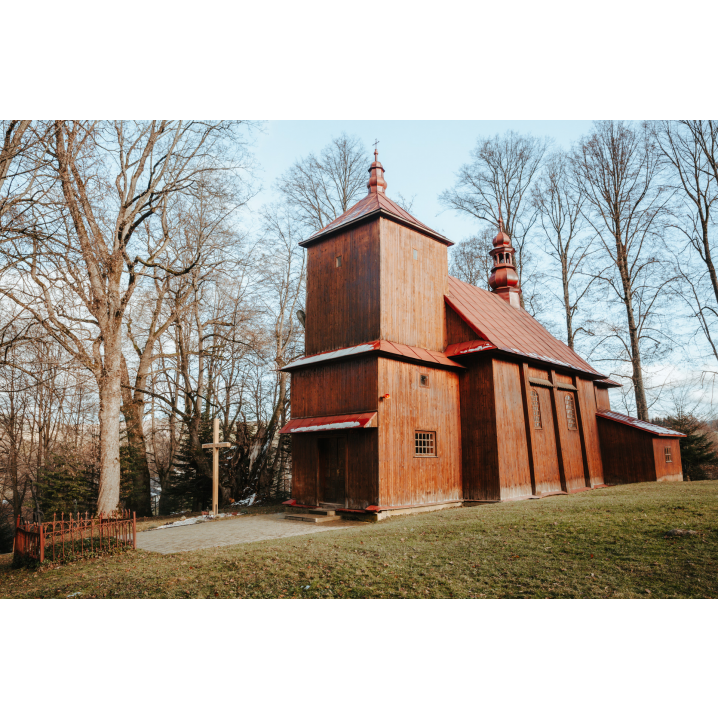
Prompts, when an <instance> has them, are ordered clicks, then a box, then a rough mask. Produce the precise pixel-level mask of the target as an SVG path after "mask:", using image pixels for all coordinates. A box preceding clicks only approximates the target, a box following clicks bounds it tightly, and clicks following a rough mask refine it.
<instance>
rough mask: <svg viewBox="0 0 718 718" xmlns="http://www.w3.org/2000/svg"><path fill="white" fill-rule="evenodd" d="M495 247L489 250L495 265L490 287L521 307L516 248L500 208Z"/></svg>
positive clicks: (490, 277)
mask: <svg viewBox="0 0 718 718" xmlns="http://www.w3.org/2000/svg"><path fill="white" fill-rule="evenodd" d="M493 244H494V248H493V249H492V250H491V251H490V252H489V255H490V256H491V258H492V259H493V262H494V266H493V267H492V269H491V274H490V275H489V287H491V291H492V292H494V294H498V295H499V296H500V297H501V298H502V299H503V300H504V301H506V302H508V303H509V304H510V305H511V306H512V307H516V308H517V309H519V308H521V287H520V283H519V275H518V274H517V273H516V261H515V258H514V255H515V254H516V250H515V249H514V248H513V246H512V245H511V237H509V235H508V234H506V232H504V221H503V219H502V217H501V209H500V208H499V233H498V234H497V235H496V237H494V242H493Z"/></svg>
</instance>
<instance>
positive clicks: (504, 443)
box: [492, 359, 533, 500]
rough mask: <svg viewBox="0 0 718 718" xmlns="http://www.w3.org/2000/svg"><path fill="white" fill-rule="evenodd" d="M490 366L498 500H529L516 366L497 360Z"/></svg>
mask: <svg viewBox="0 0 718 718" xmlns="http://www.w3.org/2000/svg"><path fill="white" fill-rule="evenodd" d="M492 363H493V381H494V397H495V403H496V427H495V432H496V435H497V439H498V468H499V485H500V491H501V499H502V500H505V499H516V498H521V497H524V496H531V495H532V494H533V489H532V486H531V468H530V465H529V455H528V445H527V438H526V424H525V421H524V407H523V401H522V392H521V373H520V370H519V366H518V365H517V364H515V363H513V362H507V361H502V360H500V359H494V360H493V361H492Z"/></svg>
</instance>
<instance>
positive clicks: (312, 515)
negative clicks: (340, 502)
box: [284, 509, 341, 524]
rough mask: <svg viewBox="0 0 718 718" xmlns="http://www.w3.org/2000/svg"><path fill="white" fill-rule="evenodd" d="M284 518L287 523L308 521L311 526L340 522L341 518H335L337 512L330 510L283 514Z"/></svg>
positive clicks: (308, 510) (310, 510)
mask: <svg viewBox="0 0 718 718" xmlns="http://www.w3.org/2000/svg"><path fill="white" fill-rule="evenodd" d="M284 518H285V519H288V520H289V521H308V522H309V523H313V524H322V523H325V522H327V521H339V520H341V516H337V512H336V511H333V510H332V509H307V510H306V511H304V512H303V513H301V514H285V515H284Z"/></svg>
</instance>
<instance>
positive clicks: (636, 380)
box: [616, 236, 649, 421]
mask: <svg viewBox="0 0 718 718" xmlns="http://www.w3.org/2000/svg"><path fill="white" fill-rule="evenodd" d="M616 252H617V259H618V269H619V272H620V273H621V283H622V285H623V303H624V305H625V307H626V317H627V319H628V336H629V339H630V342H631V367H632V376H631V381H632V382H633V392H634V394H635V396H636V413H637V414H638V418H639V419H641V421H648V420H649V417H648V402H647V401H646V389H645V386H644V384H643V368H642V366H641V350H640V346H639V341H638V328H637V327H636V319H635V316H634V312H633V292H632V291H631V281H630V279H629V276H628V260H627V257H626V252H625V250H624V247H623V243H622V242H621V240H620V239H619V237H618V236H617V237H616Z"/></svg>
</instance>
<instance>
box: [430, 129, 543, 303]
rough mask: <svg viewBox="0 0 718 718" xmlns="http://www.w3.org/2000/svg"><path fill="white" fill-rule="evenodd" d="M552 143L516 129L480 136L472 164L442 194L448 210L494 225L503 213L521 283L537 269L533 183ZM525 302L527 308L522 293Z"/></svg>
mask: <svg viewBox="0 0 718 718" xmlns="http://www.w3.org/2000/svg"><path fill="white" fill-rule="evenodd" d="M550 144H551V143H550V140H548V139H539V138H537V137H532V136H531V135H520V134H518V133H516V132H507V133H505V134H504V135H501V136H500V135H496V136H495V137H485V138H479V140H478V141H477V143H476V147H475V148H474V149H473V150H472V152H471V158H472V161H471V163H469V164H465V165H463V166H462V167H461V168H460V169H459V172H458V176H457V180H456V184H455V185H454V187H453V188H452V189H450V190H446V191H444V192H442V193H441V195H440V196H439V201H440V202H441V203H442V204H443V205H444V206H445V207H446V208H447V209H452V210H454V211H455V212H459V213H463V214H468V215H470V216H472V217H475V218H476V219H478V220H480V221H482V222H488V223H489V224H490V225H491V228H492V229H493V228H494V227H496V226H497V225H498V221H499V213H501V215H502V216H503V221H504V231H505V232H506V233H507V234H508V235H509V237H511V240H512V243H513V245H514V248H515V249H516V271H517V272H518V275H519V281H520V282H521V285H522V287H523V285H524V284H525V282H524V274H525V273H527V272H530V271H532V269H533V265H532V263H531V260H530V252H529V251H528V246H527V243H528V234H529V231H530V229H531V227H532V226H533V224H534V222H535V221H536V210H535V208H534V207H533V206H532V204H531V186H532V184H533V182H534V180H535V178H536V177H537V175H538V172H539V170H540V168H541V165H542V162H543V159H544V156H545V154H546V152H547V151H548V149H549V147H550ZM530 264H531V266H529V265H530ZM521 306H522V307H525V301H524V297H523V296H522V297H521Z"/></svg>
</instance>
